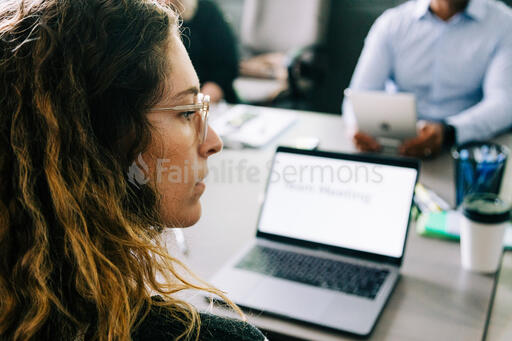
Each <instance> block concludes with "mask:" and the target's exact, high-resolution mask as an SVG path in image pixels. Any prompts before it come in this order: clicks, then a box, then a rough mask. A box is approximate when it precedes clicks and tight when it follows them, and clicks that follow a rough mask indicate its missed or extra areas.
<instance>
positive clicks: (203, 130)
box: [150, 93, 210, 144]
mask: <svg viewBox="0 0 512 341" xmlns="http://www.w3.org/2000/svg"><path fill="white" fill-rule="evenodd" d="M150 111H194V112H195V113H196V114H198V115H199V117H200V121H201V124H200V127H199V131H198V136H199V142H200V143H201V144H203V143H204V142H205V141H206V136H207V135H208V113H209V111H210V96H209V95H204V94H202V93H198V94H197V103H196V104H186V105H177V106H174V107H165V108H158V107H157V108H152V109H150Z"/></svg>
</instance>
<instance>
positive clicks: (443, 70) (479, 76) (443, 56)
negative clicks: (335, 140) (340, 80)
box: [343, 0, 512, 144]
mask: <svg viewBox="0 0 512 341" xmlns="http://www.w3.org/2000/svg"><path fill="white" fill-rule="evenodd" d="M429 7H430V0H416V1H409V2H406V3H404V4H402V5H400V6H398V7H395V8H392V9H389V10H387V11H385V12H384V13H383V14H382V15H381V16H380V17H379V18H378V19H377V20H376V21H375V23H374V24H373V26H372V28H371V30H370V32H369V33H368V36H367V37H366V40H365V44H364V48H363V51H362V53H361V56H360V57H359V61H358V64H357V67H356V69H355V71H354V75H353V76H352V80H351V83H350V88H351V89H356V90H385V89H389V88H390V87H389V85H391V88H394V89H395V90H397V91H400V92H411V93H414V94H415V95H416V99H417V111H418V118H419V119H424V120H429V121H444V122H446V123H448V124H450V125H452V126H454V127H455V129H456V137H457V141H456V142H457V143H459V144H460V143H464V142H467V141H469V140H483V139H489V138H491V137H492V136H494V135H496V134H497V133H499V132H501V131H504V130H505V129H508V128H509V127H511V126H512V9H510V8H509V7H507V6H506V5H505V4H503V3H501V2H497V1H495V0H470V2H469V4H468V6H467V7H466V9H465V10H464V11H463V12H460V13H457V14H456V15H455V16H453V17H452V18H450V19H449V20H448V21H443V20H441V19H440V18H438V17H437V16H436V15H435V14H433V13H432V12H431V11H430V10H429ZM343 113H344V115H345V116H346V117H347V119H348V121H349V122H350V121H352V122H353V120H354V119H353V113H352V112H351V110H350V107H348V106H347V105H346V103H344V104H343Z"/></svg>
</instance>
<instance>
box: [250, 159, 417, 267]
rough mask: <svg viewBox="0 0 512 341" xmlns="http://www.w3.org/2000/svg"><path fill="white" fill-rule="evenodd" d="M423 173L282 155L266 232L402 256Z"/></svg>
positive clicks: (266, 207) (262, 223) (266, 209)
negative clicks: (419, 179)
mask: <svg viewBox="0 0 512 341" xmlns="http://www.w3.org/2000/svg"><path fill="white" fill-rule="evenodd" d="M416 177H417V170H416V169H414V168H409V167H404V166H396V165H388V164H377V163H371V162H363V161H352V160H340V159H335V158H329V157H323V156H317V155H302V154H295V153H288V152H278V153H277V154H276V155H275V158H274V163H273V166H272V171H271V174H270V178H269V183H268V188H267V194H266V198H265V202H264V204H263V207H262V211H261V215H260V220H259V227H258V230H259V231H260V232H264V233H269V234H273V235H278V236H282V237H288V238H293V239H299V240H303V241H308V242H315V243H321V244H326V245H330V246H336V247H343V248H347V249H352V250H357V251H363V252H369V253H374V254H378V255H383V256H389V257H396V258H399V257H402V253H403V249H404V242H405V237H406V229H407V226H408V221H409V214H410V208H411V202H412V197H413V193H414V186H415V184H416Z"/></svg>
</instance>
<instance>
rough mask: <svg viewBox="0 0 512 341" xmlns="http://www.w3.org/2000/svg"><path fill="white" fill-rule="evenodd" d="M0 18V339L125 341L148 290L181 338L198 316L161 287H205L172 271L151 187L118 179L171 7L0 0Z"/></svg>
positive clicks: (133, 144)
mask: <svg viewBox="0 0 512 341" xmlns="http://www.w3.org/2000/svg"><path fill="white" fill-rule="evenodd" d="M0 18H1V19H0V77H1V79H0V139H1V143H0V339H2V340H4V339H9V340H39V339H55V340H57V339H59V340H67V339H75V338H77V337H80V335H82V337H85V338H86V339H88V340H89V339H96V340H127V339H130V332H131V331H132V330H133V328H134V327H135V326H136V324H137V322H138V321H140V320H141V317H143V316H145V314H147V312H148V309H149V308H148V307H149V306H150V305H151V304H154V302H153V301H152V300H151V296H150V290H152V291H153V292H157V293H159V294H161V295H162V296H164V297H165V298H166V300H165V301H164V302H161V303H159V305H162V306H165V307H166V308H167V309H168V310H169V311H171V312H174V313H175V315H174V316H176V318H177V319H178V320H179V321H181V322H182V323H183V325H184V326H185V328H184V333H183V334H182V336H190V335H192V334H193V333H194V331H196V330H197V329H198V328H199V320H198V315H197V312H196V311H195V310H194V309H193V308H192V307H191V306H190V305H187V304H186V303H184V302H182V301H179V300H177V299H173V298H171V296H170V295H171V294H172V293H174V292H176V291H179V290H181V289H187V288H199V289H204V290H209V291H214V290H213V289H209V288H205V287H203V286H196V285H194V284H191V283H190V282H188V281H187V280H186V279H185V278H183V277H181V276H180V275H179V274H178V273H177V272H176V271H175V270H174V268H173V266H174V265H176V264H178V265H179V264H181V263H179V262H178V261H177V260H176V259H174V258H172V257H171V256H169V255H168V254H167V252H166V250H165V249H164V247H163V246H161V245H160V244H158V243H157V242H155V237H156V236H157V234H158V231H159V229H160V228H161V225H160V224H159V216H158V210H157V209H156V207H157V206H158V196H157V193H156V191H155V190H154V189H152V188H151V186H143V188H140V189H138V188H135V187H133V186H132V185H131V184H130V183H129V182H128V181H127V180H126V176H125V171H126V170H127V169H128V165H129V164H130V162H132V161H133V160H134V159H135V155H136V154H137V153H138V152H140V151H143V150H144V148H145V147H146V145H147V143H148V142H149V138H150V136H151V127H150V125H149V123H148V121H147V120H146V115H145V114H146V112H147V110H148V108H150V107H151V106H152V105H154V104H155V103H156V102H157V101H158V99H159V98H161V96H162V92H163V84H164V80H165V77H166V76H167V75H168V74H169V65H167V64H168V63H167V49H168V46H169V44H168V42H169V39H170V38H169V37H170V35H171V34H172V33H171V32H172V30H174V29H176V27H177V18H176V15H175V13H174V12H173V11H172V10H170V9H168V8H167V7H165V6H163V5H162V4H160V3H159V2H158V1H156V0H153V1H152V0H30V1H29V0H20V1H13V0H2V1H1V4H0ZM149 226H153V227H154V228H149ZM157 272H158V273H160V274H163V275H164V277H165V278H166V280H167V284H166V285H164V284H161V283H158V281H157V280H156V278H155V277H156V273H157ZM214 292H216V291H214ZM196 335H197V334H196Z"/></svg>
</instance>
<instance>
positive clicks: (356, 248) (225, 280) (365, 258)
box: [212, 147, 419, 335]
mask: <svg viewBox="0 0 512 341" xmlns="http://www.w3.org/2000/svg"><path fill="white" fill-rule="evenodd" d="M418 172H419V163H418V161H417V160H414V159H397V158H389V157H386V158H385V157H381V156H368V155H351V154H341V153H332V152H324V151H311V150H300V149H293V148H287V147H279V148H278V149H277V151H276V153H275V155H274V158H273V163H272V167H271V170H270V175H269V178H268V181H267V188H266V193H265V199H264V202H263V204H262V207H261V211H260V216H259V221H258V224H257V233H256V238H255V239H254V240H253V241H252V242H251V243H250V244H249V245H247V247H245V248H244V249H243V250H242V251H241V252H240V253H239V254H238V255H237V256H236V257H234V258H233V259H232V260H231V261H230V262H229V263H228V264H227V265H226V266H225V267H224V268H223V269H221V270H220V272H218V273H217V274H216V275H215V276H214V277H213V279H212V283H213V284H214V285H215V286H216V287H218V288H219V289H221V290H223V291H226V292H227V295H228V297H230V298H231V299H232V300H233V301H234V302H236V303H237V304H239V305H240V306H244V307H248V308H253V309H257V310H259V311H264V312H267V313H272V314H277V315H280V316H283V317H287V318H291V319H296V320H300V321H304V322H308V323H312V324H315V325H319V326H324V327H328V328H333V329H337V330H342V331H346V332H350V333H354V334H358V335H368V334H369V333H370V332H371V331H372V329H373V326H374V325H375V323H376V321H377V318H378V316H379V315H380V312H381V311H382V309H383V307H384V305H385V303H386V301H387V299H388V297H389V296H390V294H391V292H392V290H393V287H394V286H395V284H396V282H397V280H398V278H399V268H400V266H401V264H402V259H403V256H404V249H405V242H406V237H407V230H408V226H409V216H410V210H411V206H412V202H413V195H414V187H415V184H416V181H417V178H418Z"/></svg>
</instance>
